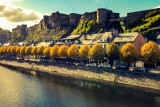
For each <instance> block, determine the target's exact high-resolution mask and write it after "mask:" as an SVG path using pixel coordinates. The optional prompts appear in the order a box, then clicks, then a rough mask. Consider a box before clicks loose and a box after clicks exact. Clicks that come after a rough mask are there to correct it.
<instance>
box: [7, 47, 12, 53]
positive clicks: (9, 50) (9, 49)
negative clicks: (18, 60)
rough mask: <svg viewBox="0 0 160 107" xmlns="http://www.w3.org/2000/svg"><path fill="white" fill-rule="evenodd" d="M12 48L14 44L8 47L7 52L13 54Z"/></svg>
mask: <svg viewBox="0 0 160 107" xmlns="http://www.w3.org/2000/svg"><path fill="white" fill-rule="evenodd" d="M11 48H12V46H9V47H8V48H7V54H11Z"/></svg>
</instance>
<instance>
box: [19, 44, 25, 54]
mask: <svg viewBox="0 0 160 107" xmlns="http://www.w3.org/2000/svg"><path fill="white" fill-rule="evenodd" d="M25 50H26V46H23V47H22V48H21V50H20V55H22V56H25V55H26V54H25Z"/></svg>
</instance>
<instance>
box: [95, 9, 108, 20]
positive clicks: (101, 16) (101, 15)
mask: <svg viewBox="0 0 160 107" xmlns="http://www.w3.org/2000/svg"><path fill="white" fill-rule="evenodd" d="M107 18H108V14H107V11H106V9H97V22H98V23H105V22H107Z"/></svg>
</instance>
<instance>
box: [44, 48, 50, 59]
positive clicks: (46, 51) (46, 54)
mask: <svg viewBox="0 0 160 107" xmlns="http://www.w3.org/2000/svg"><path fill="white" fill-rule="evenodd" d="M50 51H51V47H50V46H48V47H47V48H45V49H44V51H43V54H44V56H45V57H50Z"/></svg>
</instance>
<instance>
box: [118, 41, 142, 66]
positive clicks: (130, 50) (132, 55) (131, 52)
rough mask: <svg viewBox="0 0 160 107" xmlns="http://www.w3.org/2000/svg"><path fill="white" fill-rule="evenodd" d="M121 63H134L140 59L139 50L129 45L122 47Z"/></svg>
mask: <svg viewBox="0 0 160 107" xmlns="http://www.w3.org/2000/svg"><path fill="white" fill-rule="evenodd" d="M120 53H121V58H120V59H121V61H123V62H125V63H134V62H136V61H137V60H138V58H139V52H138V49H137V48H136V47H135V46H134V45H133V44H132V43H127V44H125V45H123V46H122V47H121V50H120Z"/></svg>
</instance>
